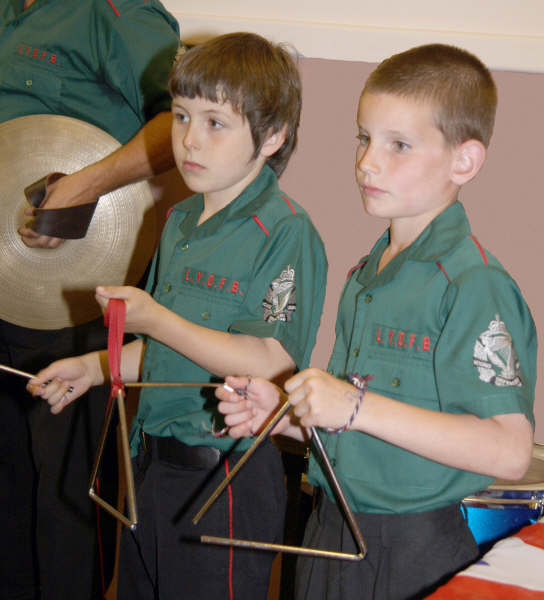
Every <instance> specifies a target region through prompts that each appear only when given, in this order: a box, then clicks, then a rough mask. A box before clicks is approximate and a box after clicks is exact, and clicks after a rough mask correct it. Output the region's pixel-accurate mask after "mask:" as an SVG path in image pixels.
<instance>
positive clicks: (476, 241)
mask: <svg viewBox="0 0 544 600" xmlns="http://www.w3.org/2000/svg"><path fill="white" fill-rule="evenodd" d="M469 237H470V239H471V240H472V241H473V242H474V243H475V244H476V246H477V247H478V250H479V251H480V254H481V255H482V258H483V261H484V265H485V266H486V267H487V256H486V255H485V252H484V249H483V248H482V247H481V246H480V243H479V242H478V240H477V239H476V238H475V237H474V236H473V235H469Z"/></svg>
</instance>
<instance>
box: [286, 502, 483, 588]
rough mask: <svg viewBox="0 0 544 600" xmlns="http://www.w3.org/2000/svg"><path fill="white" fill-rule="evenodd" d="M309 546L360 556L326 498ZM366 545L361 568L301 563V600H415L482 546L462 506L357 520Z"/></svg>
mask: <svg viewBox="0 0 544 600" xmlns="http://www.w3.org/2000/svg"><path fill="white" fill-rule="evenodd" d="M321 496H322V497H321V499H320V502H319V505H318V507H317V508H316V509H315V510H314V512H313V513H312V515H311V516H310V520H309V522H308V526H307V528H306V533H305V536H304V545H306V546H310V547H312V548H314V547H315V548H324V549H326V550H341V551H343V552H350V553H354V554H355V553H356V552H357V550H356V547H355V543H354V541H353V537H352V535H351V533H350V530H349V528H348V526H347V524H346V523H345V521H344V519H343V518H342V516H341V514H340V511H339V509H338V507H337V506H336V505H335V504H334V503H333V502H331V501H330V500H329V499H328V498H327V497H326V495H325V494H321ZM355 518H356V520H357V523H358V525H359V527H360V529H361V533H362V534H363V537H364V539H365V542H366V544H367V555H366V557H365V558H364V559H363V560H361V561H359V562H346V561H341V560H325V559H322V558H308V557H304V558H303V557H299V558H298V560H297V575H296V584H295V585H296V594H295V597H296V598H297V600H310V599H311V600H316V599H320V598H321V599H325V598H326V599H327V600H354V599H355V598H357V599H361V600H370V599H371V600H415V599H419V598H424V597H425V596H427V595H428V594H430V593H431V591H432V590H433V589H434V588H436V587H437V586H438V585H440V584H441V583H442V582H443V581H445V580H447V579H448V578H449V577H450V576H451V575H453V574H454V573H455V572H456V571H458V570H460V569H462V568H463V567H465V566H466V565H468V564H469V563H471V562H473V561H474V560H476V558H477V557H478V555H479V550H478V546H477V545H476V542H475V541H474V538H473V537H472V534H471V533H470V530H469V528H468V526H467V524H466V522H465V520H464V518H463V515H462V513H461V510H460V507H459V505H454V506H448V507H446V508H441V509H438V510H434V511H428V512H423V513H411V514H398V515H389V514H387V515H382V514H364V513H358V514H356V515H355Z"/></svg>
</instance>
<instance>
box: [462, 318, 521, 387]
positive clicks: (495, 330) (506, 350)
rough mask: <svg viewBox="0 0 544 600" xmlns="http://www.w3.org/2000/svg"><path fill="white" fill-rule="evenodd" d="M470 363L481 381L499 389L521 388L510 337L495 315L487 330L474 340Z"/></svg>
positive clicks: (515, 356) (516, 360)
mask: <svg viewBox="0 0 544 600" xmlns="http://www.w3.org/2000/svg"><path fill="white" fill-rule="evenodd" d="M472 361H473V364H474V366H475V367H476V369H478V375H479V378H480V379H481V381H485V382H486V383H492V384H493V385H497V386H500V387H503V386H517V387H521V386H522V381H521V373H520V369H519V361H518V357H517V355H516V351H515V350H514V345H513V344H512V336H511V335H510V333H509V332H508V329H506V325H505V324H504V321H501V320H500V316H499V315H495V319H494V320H492V321H491V322H490V323H489V326H488V329H487V330H486V331H484V332H483V333H481V334H480V336H479V337H478V339H477V340H476V342H475V344H474V356H473V358H472Z"/></svg>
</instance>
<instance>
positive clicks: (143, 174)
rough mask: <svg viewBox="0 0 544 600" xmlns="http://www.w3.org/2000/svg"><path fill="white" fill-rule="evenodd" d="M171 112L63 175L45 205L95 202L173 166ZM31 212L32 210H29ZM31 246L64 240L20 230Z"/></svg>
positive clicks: (65, 205)
mask: <svg viewBox="0 0 544 600" xmlns="http://www.w3.org/2000/svg"><path fill="white" fill-rule="evenodd" d="M171 125H172V114H171V113H170V111H165V112H161V113H159V114H158V115H156V116H155V117H154V118H153V119H151V121H149V122H148V123H146V125H144V126H143V127H142V129H140V131H139V132H138V133H137V134H136V135H135V136H134V137H133V138H132V139H131V140H130V141H129V142H127V143H126V144H125V145H124V146H121V147H120V148H118V149H117V150H115V151H114V152H112V153H111V154H109V155H108V156H106V157H105V158H103V159H102V160H100V161H98V162H96V163H93V164H91V165H89V166H87V167H84V168H83V169H81V170H80V171H77V172H76V173H73V174H71V175H68V176H66V177H63V178H62V179H59V180H58V181H57V182H55V183H54V184H52V185H51V186H50V187H49V188H48V192H47V196H46V198H45V204H44V207H45V208H66V207H69V206H75V205H79V204H86V203H88V202H93V201H94V200H96V198H98V197H99V196H102V195H104V194H107V193H109V192H111V191H113V190H115V189H117V188H119V187H122V186H124V185H128V184H130V183H135V182H137V181H141V180H143V179H147V178H150V177H152V176H154V175H158V174H160V173H163V172H164V171H167V170H168V169H171V168H172V167H173V166H174V164H175V163H174V157H173V153H172V142H171ZM30 213H32V210H30ZM19 234H20V235H21V238H22V240H23V242H24V243H25V244H26V245H27V246H30V247H41V248H56V247H57V246H59V245H60V244H61V243H62V241H63V240H61V239H59V238H52V237H49V236H45V235H40V234H39V233H36V232H35V231H34V230H33V229H31V228H30V227H27V226H26V225H25V226H23V227H21V228H20V229H19Z"/></svg>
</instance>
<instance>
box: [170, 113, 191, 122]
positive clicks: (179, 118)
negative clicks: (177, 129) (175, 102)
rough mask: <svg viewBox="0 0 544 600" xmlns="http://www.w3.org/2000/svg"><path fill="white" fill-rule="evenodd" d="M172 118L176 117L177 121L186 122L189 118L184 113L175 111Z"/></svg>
mask: <svg viewBox="0 0 544 600" xmlns="http://www.w3.org/2000/svg"><path fill="white" fill-rule="evenodd" d="M174 119H176V121H179V122H180V123H186V122H187V121H188V120H189V117H188V116H187V115H186V114H184V113H180V112H175V113H174Z"/></svg>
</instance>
